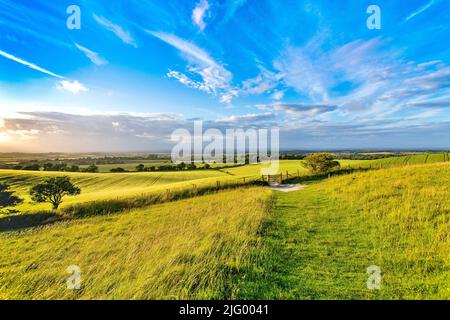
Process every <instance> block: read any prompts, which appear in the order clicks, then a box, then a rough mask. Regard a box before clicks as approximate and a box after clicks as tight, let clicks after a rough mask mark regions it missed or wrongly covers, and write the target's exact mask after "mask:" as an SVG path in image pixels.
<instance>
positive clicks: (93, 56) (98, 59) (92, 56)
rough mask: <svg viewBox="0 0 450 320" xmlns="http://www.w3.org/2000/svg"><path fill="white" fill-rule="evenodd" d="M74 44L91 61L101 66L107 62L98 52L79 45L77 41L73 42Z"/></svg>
mask: <svg viewBox="0 0 450 320" xmlns="http://www.w3.org/2000/svg"><path fill="white" fill-rule="evenodd" d="M75 46H76V47H77V48H78V49H79V50H80V51H81V52H83V53H84V55H85V56H86V57H87V58H88V59H89V60H91V61H92V63H94V64H96V65H98V66H103V65H105V64H108V60H106V59H105V58H103V57H102V56H101V55H100V54H98V53H97V52H94V51H92V50H89V49H88V48H86V47H83V46H81V45H79V44H78V43H75Z"/></svg>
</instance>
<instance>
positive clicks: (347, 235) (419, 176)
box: [242, 163, 450, 299]
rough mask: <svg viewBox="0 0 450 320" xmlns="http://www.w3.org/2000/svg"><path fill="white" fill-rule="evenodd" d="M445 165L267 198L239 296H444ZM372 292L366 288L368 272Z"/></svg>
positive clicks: (448, 220) (449, 291)
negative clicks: (374, 284)
mask: <svg viewBox="0 0 450 320" xmlns="http://www.w3.org/2000/svg"><path fill="white" fill-rule="evenodd" d="M448 177H450V163H445V164H431V165H420V166H408V167H401V168H390V169H382V170H376V171H369V172H364V173H356V174H351V175H345V176H340V177H335V178H331V179H327V180H325V181H322V182H320V183H315V184H311V185H309V186H308V187H307V188H306V189H304V190H301V191H297V192H292V193H279V194H277V201H276V205H275V207H274V209H273V211H274V215H273V218H272V219H271V220H270V221H269V222H268V224H269V225H270V227H269V228H268V229H267V230H266V232H265V236H264V239H265V246H264V248H265V250H263V251H261V252H259V255H262V256H265V257H266V258H265V260H264V261H265V262H264V263H263V266H262V267H261V270H263V271H261V272H260V273H258V274H253V276H252V277H249V278H247V279H248V281H247V286H244V287H245V288H246V290H245V291H242V292H245V294H244V297H245V298H258V297H264V298H277V299H280V298H281V299H324V298H327V299H330V298H331V299H449V298H450V287H449V283H450V232H449V230H450V202H449V198H450V180H449V178H448ZM372 265H375V266H379V267H380V269H381V272H382V275H381V276H382V277H381V290H374V291H372V290H368V289H367V286H366V282H367V279H368V277H369V275H368V274H367V273H366V270H367V268H368V267H369V266H372Z"/></svg>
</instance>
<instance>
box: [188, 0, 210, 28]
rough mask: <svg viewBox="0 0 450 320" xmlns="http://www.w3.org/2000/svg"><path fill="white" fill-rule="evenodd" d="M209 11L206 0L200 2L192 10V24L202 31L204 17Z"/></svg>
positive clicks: (204, 25)
mask: <svg viewBox="0 0 450 320" xmlns="http://www.w3.org/2000/svg"><path fill="white" fill-rule="evenodd" d="M208 10H209V3H208V1H207V0H200V1H199V2H198V3H197V4H196V6H195V8H194V10H193V11H192V22H193V23H194V24H195V25H196V26H197V27H198V28H199V29H200V31H203V29H205V27H206V23H205V17H206V15H207V13H208Z"/></svg>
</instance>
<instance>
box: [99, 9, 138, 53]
mask: <svg viewBox="0 0 450 320" xmlns="http://www.w3.org/2000/svg"><path fill="white" fill-rule="evenodd" d="M93 17H94V20H95V21H97V23H98V24H99V25H101V26H103V27H104V28H105V29H107V30H108V31H111V32H112V33H114V34H115V35H116V36H117V37H118V38H119V39H120V40H122V41H123V42H124V43H126V44H129V45H130V46H133V47H135V48H137V44H136V41H135V39H134V38H133V36H132V35H131V33H129V32H128V31H126V30H124V29H123V28H122V27H121V26H119V25H118V24H115V23H113V22H111V21H109V20H108V19H106V18H104V17H99V16H97V15H95V14H94V16H93Z"/></svg>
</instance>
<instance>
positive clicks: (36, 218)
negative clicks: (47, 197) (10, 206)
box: [0, 212, 64, 232]
mask: <svg viewBox="0 0 450 320" xmlns="http://www.w3.org/2000/svg"><path fill="white" fill-rule="evenodd" d="M63 219H64V218H63V217H62V216H60V215H58V214H57V213H55V212H37V213H32V214H21V215H14V216H6V217H3V218H0V232H7V231H17V230H21V229H26V228H31V227H37V226H42V225H46V224H50V223H54V222H56V221H61V220H63Z"/></svg>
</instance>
